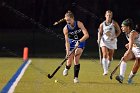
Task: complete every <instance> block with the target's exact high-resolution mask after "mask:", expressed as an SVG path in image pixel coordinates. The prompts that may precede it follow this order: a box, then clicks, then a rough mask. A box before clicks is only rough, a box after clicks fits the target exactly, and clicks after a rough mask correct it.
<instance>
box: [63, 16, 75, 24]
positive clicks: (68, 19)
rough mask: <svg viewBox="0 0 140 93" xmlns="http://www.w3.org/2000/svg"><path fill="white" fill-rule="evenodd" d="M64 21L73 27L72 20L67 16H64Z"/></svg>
mask: <svg viewBox="0 0 140 93" xmlns="http://www.w3.org/2000/svg"><path fill="white" fill-rule="evenodd" d="M65 20H66V22H67V24H70V25H73V24H74V19H73V18H70V17H69V16H65Z"/></svg>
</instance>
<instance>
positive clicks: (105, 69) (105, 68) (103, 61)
mask: <svg viewBox="0 0 140 93" xmlns="http://www.w3.org/2000/svg"><path fill="white" fill-rule="evenodd" d="M102 64H103V69H104V72H105V73H106V72H108V63H107V59H106V58H103V59H102Z"/></svg>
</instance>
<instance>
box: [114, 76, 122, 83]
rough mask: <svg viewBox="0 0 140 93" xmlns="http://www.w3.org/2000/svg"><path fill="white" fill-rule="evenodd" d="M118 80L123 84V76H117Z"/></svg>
mask: <svg viewBox="0 0 140 93" xmlns="http://www.w3.org/2000/svg"><path fill="white" fill-rule="evenodd" d="M116 80H117V81H119V83H123V76H121V75H119V76H116Z"/></svg>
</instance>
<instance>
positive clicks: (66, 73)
mask: <svg viewBox="0 0 140 93" xmlns="http://www.w3.org/2000/svg"><path fill="white" fill-rule="evenodd" d="M67 75H68V69H66V68H65V69H64V71H63V76H67Z"/></svg>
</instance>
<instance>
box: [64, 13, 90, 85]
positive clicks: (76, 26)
mask: <svg viewBox="0 0 140 93" xmlns="http://www.w3.org/2000/svg"><path fill="white" fill-rule="evenodd" d="M65 20H66V22H67V24H66V26H65V27H64V28H63V33H64V36H65V47H66V56H67V55H69V54H70V52H71V51H72V49H74V47H75V46H78V48H77V49H76V50H75V52H74V53H73V54H72V55H71V56H70V57H69V58H68V60H67V63H66V67H65V69H64V71H63V75H64V76H66V75H68V70H69V69H70V67H71V65H72V61H74V83H78V82H79V80H78V75H79V70H80V63H79V59H80V57H81V55H82V52H83V50H84V47H85V41H86V40H87V39H88V38H89V34H88V32H87V29H86V28H85V27H84V25H83V23H82V22H80V21H76V20H75V19H74V15H73V13H72V12H71V11H68V12H67V13H66V14H65Z"/></svg>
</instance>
